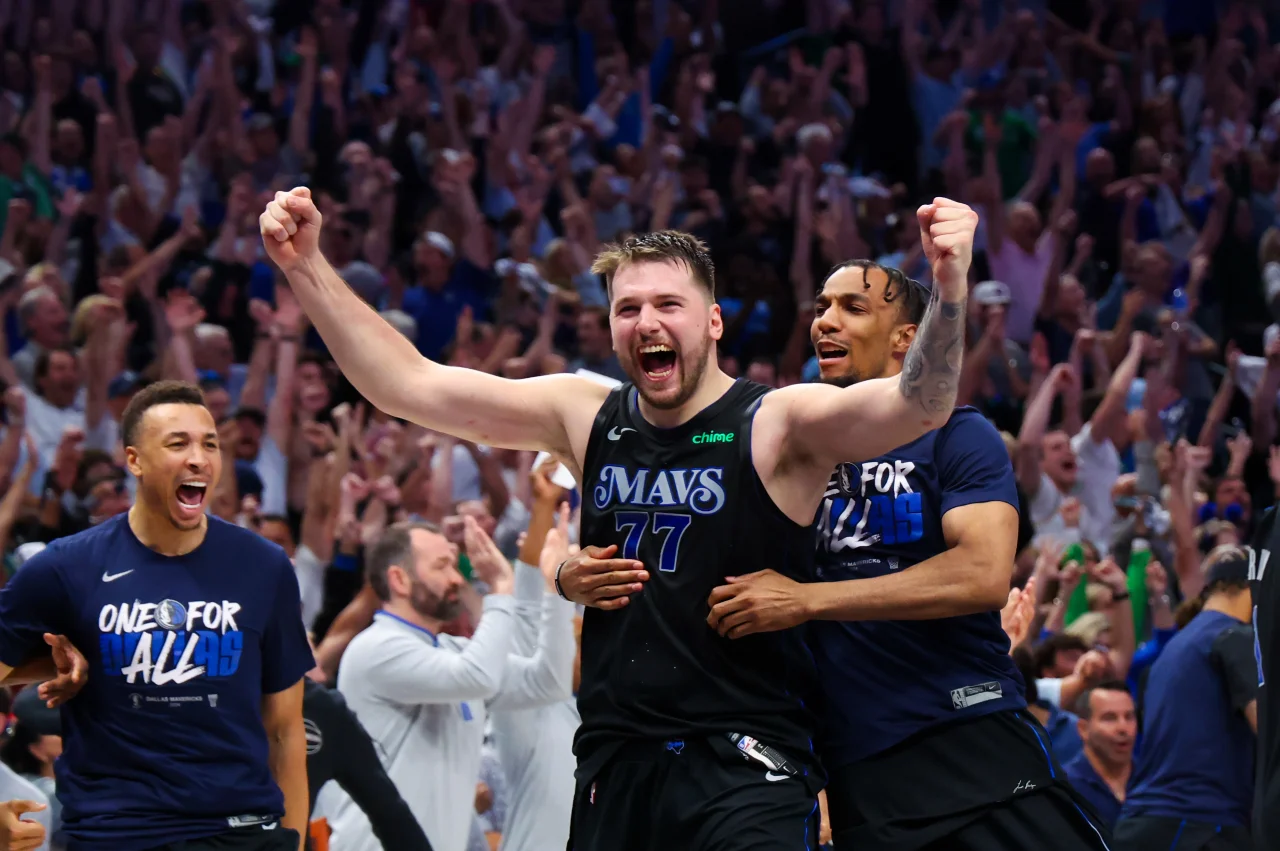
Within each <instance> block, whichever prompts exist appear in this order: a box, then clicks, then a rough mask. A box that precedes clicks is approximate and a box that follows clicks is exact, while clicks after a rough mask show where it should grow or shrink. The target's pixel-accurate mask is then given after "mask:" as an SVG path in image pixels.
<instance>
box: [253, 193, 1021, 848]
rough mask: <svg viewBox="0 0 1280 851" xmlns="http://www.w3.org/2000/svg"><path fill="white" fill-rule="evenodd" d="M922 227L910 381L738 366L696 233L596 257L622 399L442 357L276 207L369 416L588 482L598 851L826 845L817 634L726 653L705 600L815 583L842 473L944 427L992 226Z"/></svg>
mask: <svg viewBox="0 0 1280 851" xmlns="http://www.w3.org/2000/svg"><path fill="white" fill-rule="evenodd" d="M917 218H918V224H919V227H920V236H921V242H922V244H923V247H924V254H925V256H926V257H927V258H928V259H929V262H930V263H931V265H932V267H933V275H934V280H935V281H936V282H937V286H936V288H935V290H934V293H933V297H932V299H931V304H930V308H929V310H927V311H926V312H925V313H924V317H923V319H920V320H919V325H918V328H919V331H918V333H917V334H916V337H917V339H916V342H915V344H914V345H913V346H912V347H911V350H910V351H909V352H906V355H905V358H906V366H905V367H904V369H903V370H902V376H901V377H900V378H897V377H895V378H887V379H883V380H877V381H867V382H863V383H861V384H858V385H856V386H854V387H849V388H843V389H842V388H836V387H830V386H824V385H816V384H807V385H806V384H800V385H793V386H790V387H786V388H783V389H781V390H775V391H772V392H770V389H769V388H766V387H762V386H760V385H758V384H753V383H751V382H748V381H735V380H734V379H733V378H731V377H729V376H728V375H726V374H725V373H724V372H723V371H722V370H721V369H720V368H719V365H718V362H717V351H716V345H717V341H718V340H720V339H721V337H722V336H723V334H724V320H723V318H722V317H721V315H720V308H719V306H718V305H717V304H716V302H715V269H714V266H713V264H712V262H711V258H710V255H709V254H708V253H707V251H706V248H705V246H703V245H702V243H700V242H699V241H698V240H696V239H694V238H693V237H691V236H689V235H688V234H684V233H679V232H675V231H659V232H656V233H650V234H646V235H644V236H639V237H635V238H632V239H628V240H626V241H625V242H623V243H622V244H620V245H615V246H611V247H609V248H608V249H606V250H605V251H604V252H603V253H602V254H601V255H600V256H599V257H598V258H597V259H596V262H595V264H594V266H593V271H595V272H596V273H597V274H602V275H604V277H605V280H606V282H607V284H608V294H609V298H610V305H609V307H610V316H611V319H610V325H611V330H612V334H613V348H614V351H615V352H617V354H618V359H619V361H620V362H621V363H622V367H623V370H624V371H625V372H626V373H627V376H628V378H629V379H630V381H629V382H628V383H626V384H623V385H622V386H621V387H618V388H608V387H604V386H601V385H599V384H597V383H595V382H592V381H590V380H588V379H586V378H583V377H581V376H576V375H549V376H542V377H538V378H534V379H529V380H524V381H510V380H504V379H501V378H497V377H494V376H489V375H486V374H484V373H480V372H476V371H474V370H467V369H457V368H452V367H448V366H444V365H441V364H436V363H433V362H431V361H429V360H426V359H424V358H423V357H422V356H421V355H420V354H419V353H418V352H417V351H416V350H415V349H414V348H413V345H412V344H411V343H409V342H408V341H407V340H405V338H404V337H403V336H402V335H400V334H398V333H396V332H395V331H394V330H393V329H392V328H390V326H388V325H387V324H386V323H385V322H384V321H383V320H382V319H380V318H379V317H378V315H377V314H376V313H374V311H373V310H372V308H370V307H369V306H368V305H366V304H364V303H363V302H361V301H360V299H359V298H358V297H357V296H356V295H355V294H354V293H352V292H351V291H350V289H348V288H347V286H346V285H345V284H344V283H343V282H342V280H341V279H340V278H339V277H338V276H337V274H336V273H335V272H334V271H333V268H332V267H331V266H330V265H329V264H328V263H327V261H325V259H324V258H323V256H321V254H320V251H319V248H318V243H319V236H320V226H321V216H320V213H319V211H318V210H316V208H315V205H314V203H313V202H312V200H311V197H310V191H309V190H308V189H306V188H297V189H294V190H293V191H292V192H289V193H283V192H281V193H278V194H277V195H276V197H275V199H274V200H273V201H272V202H271V203H270V204H269V205H268V206H267V209H266V211H265V212H264V213H263V215H262V217H261V219H260V222H261V227H262V234H263V242H264V243H265V245H266V250H267V253H268V254H269V255H270V256H271V258H272V260H273V261H274V262H276V263H277V264H278V265H279V266H280V267H281V268H282V269H283V270H284V272H285V275H286V276H287V277H288V279H289V282H290V283H291V284H292V286H293V288H294V292H295V294H296V295H297V297H298V300H299V301H300V302H301V303H302V305H303V307H304V308H305V309H306V311H307V314H308V315H309V316H310V317H311V319H312V322H313V324H314V325H315V327H316V329H317V330H318V331H319V332H320V335H321V337H322V338H323V339H324V341H325V343H326V344H327V345H328V347H329V351H330V352H331V353H332V355H333V356H334V358H335V360H337V362H338V364H339V365H340V366H341V367H342V370H343V372H344V373H345V374H346V376H347V378H348V379H350V381H351V383H352V384H353V385H354V386H355V387H356V389H357V390H359V391H360V393H361V394H362V395H363V396H364V397H365V398H366V399H368V400H369V401H370V403H371V404H373V405H374V406H376V407H377V408H378V409H379V410H382V411H386V412H387V413H389V414H392V415H394V416H398V417H403V418H405V419H409V420H412V421H414V422H417V423H420V424H422V425H424V426H426V427H427V428H430V429H433V430H435V431H441V432H445V433H449V434H453V435H456V436H458V437H461V438H463V439H465V440H471V441H474V442H476V443H482V444H488V445H490V446H498V447H504V448H512V449H534V450H544V451H547V452H549V453H551V454H552V455H554V456H556V457H557V458H559V459H560V460H561V461H562V462H563V463H564V464H565V465H566V466H568V467H569V469H570V470H571V471H572V473H573V474H574V476H575V478H576V479H577V481H578V482H581V483H583V485H584V486H585V485H588V484H589V485H590V487H589V488H586V490H585V491H584V495H585V497H586V498H585V499H584V502H583V507H582V525H581V536H580V537H581V540H582V541H583V542H584V544H587V546H585V547H584V550H583V551H582V552H581V553H579V554H577V555H575V556H574V557H572V558H570V559H569V560H568V561H566V562H565V563H564V564H563V565H561V566H560V568H559V569H558V570H557V571H556V576H555V580H556V581H555V584H556V587H557V589H558V590H559V591H560V593H561V594H562V596H564V597H566V598H568V599H569V600H572V601H574V602H577V603H582V604H584V605H587V606H590V607H591V608H590V609H589V610H588V611H587V613H586V616H585V618H584V623H583V630H582V664H581V688H580V690H579V692H578V708H579V712H580V714H581V716H582V725H581V726H580V727H579V729H578V734H577V737H576V740H575V743H574V752H575V754H576V755H577V757H578V770H577V783H578V785H577V790H576V796H575V802H574V813H573V818H572V827H571V833H572V843H573V846H574V848H576V849H579V851H597V849H609V851H630V850H631V849H637V851H639V849H650V848H653V849H657V848H667V847H698V848H712V847H714V848H718V849H722V851H749V849H764V848H777V847H782V846H783V845H786V844H798V843H800V842H804V843H806V844H805V847H813V845H814V844H816V841H817V833H818V824H817V821H818V818H817V813H818V806H817V800H816V795H817V792H818V789H819V788H820V787H821V785H822V782H823V781H822V777H821V771H820V769H819V768H818V763H817V759H816V757H815V756H814V754H813V746H812V733H813V718H812V715H811V711H810V709H808V708H807V707H808V705H809V704H808V703H807V702H806V700H805V696H806V694H807V693H808V692H810V691H811V690H812V689H813V688H814V687H815V686H816V673H815V671H814V668H813V663H812V660H811V657H810V655H809V654H808V653H807V652H806V650H805V648H804V646H803V643H802V638H801V635H800V634H799V632H797V631H791V632H786V633H781V634H778V635H770V636H758V637H755V638H753V639H751V640H749V641H745V642H732V641H724V640H722V639H721V638H720V637H719V636H717V635H715V633H714V632H712V631H710V630H708V629H707V626H706V623H705V615H706V613H705V611H703V604H702V602H701V601H703V600H705V599H706V598H707V595H708V594H709V593H710V592H711V590H712V588H714V587H715V586H716V585H718V584H720V583H722V582H724V580H725V579H726V577H728V576H730V575H741V574H743V573H749V572H751V571H753V570H760V569H763V568H765V567H769V566H777V565H787V566H789V568H788V569H790V570H793V571H794V572H796V573H797V575H799V574H802V573H806V572H807V566H808V564H809V562H810V560H811V559H812V549H811V547H812V544H811V537H812V534H813V533H812V531H811V530H810V529H809V524H810V523H811V521H812V518H813V514H814V512H815V511H816V510H817V508H818V506H819V503H820V502H821V499H822V493H823V489H824V486H825V484H826V482H827V480H828V478H829V477H830V475H831V469H832V468H833V467H834V466H835V465H836V463H838V462H839V461H841V460H842V459H846V458H867V457H875V456H876V455H878V454H880V453H882V452H886V451H888V450H889V449H891V448H892V447H893V446H895V445H897V444H899V443H901V442H902V441H904V440H914V439H915V438H917V437H919V436H921V435H923V434H925V433H926V432H927V431H928V430H930V429H933V428H937V427H939V426H941V425H943V424H944V423H945V422H946V419H947V416H948V414H949V412H950V410H951V408H952V407H953V406H954V404H955V398H956V387H957V382H958V378H959V370H960V359H961V352H962V349H963V344H962V336H963V330H964V315H965V312H964V301H965V296H966V292H967V286H968V284H967V281H968V271H969V264H970V262H971V260H972V253H973V236H974V230H975V228H976V227H977V219H978V217H977V214H976V213H974V212H973V211H972V210H970V209H969V208H968V207H966V206H965V205H963V204H958V203H956V202H954V201H949V200H947V199H945V198H936V199H934V201H933V203H931V204H927V205H925V206H923V207H921V208H920V209H919V211H918V213H917ZM1006 463H1007V462H1006ZM441 558H443V554H441ZM1010 563H1012V555H1011V556H1010ZM1006 585H1007V583H1006ZM1007 590H1008V589H1007V587H1006V588H1005V589H1002V591H1001V595H1000V600H999V601H998V602H996V603H995V605H994V608H996V609H999V608H1000V606H1001V605H1002V604H1003V598H1004V594H1005V592H1007ZM996 629H997V630H998V629H999V621H998V618H997V620H996ZM347 652H348V654H350V652H351V651H350V650H348V651H347ZM343 664H344V668H345V666H346V665H347V664H348V663H347V662H346V660H344V663H343ZM430 838H431V840H432V842H433V843H436V844H442V843H437V842H436V838H435V837H434V836H432V837H430ZM442 847H444V848H445V849H446V851H450V848H451V846H450V845H449V844H447V843H446V844H442Z"/></svg>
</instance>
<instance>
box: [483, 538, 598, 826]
mask: <svg viewBox="0 0 1280 851" xmlns="http://www.w3.org/2000/svg"><path fill="white" fill-rule="evenodd" d="M544 587H545V580H544V579H543V578H542V573H541V572H540V571H539V570H538V568H536V567H533V566H532V565H528V564H525V563H523V562H517V563H516V599H517V603H516V605H517V607H518V610H519V611H520V612H521V613H522V614H524V616H523V617H520V618H519V620H518V622H517V625H516V632H515V638H514V647H513V651H512V652H514V653H517V654H519V655H521V656H528V655H532V654H533V653H534V651H535V650H536V649H537V645H538V635H537V633H536V632H534V630H533V629H532V628H531V625H532V624H534V623H536V617H537V612H536V605H537V604H536V603H530V602H527V601H529V600H536V599H537V596H536V595H537V594H538V593H540V592H541V591H542V589H543V588H544ZM581 721H582V719H581V718H580V717H579V716H578V706H577V703H576V702H575V701H574V700H572V699H570V700H562V701H560V702H558V703H553V704H550V705H549V706H542V707H539V708H537V709H501V710H497V711H495V712H494V713H493V738H494V743H495V744H496V745H497V750H498V759H499V761H500V762H501V765H502V772H503V776H504V777H505V778H506V782H507V808H506V819H505V821H506V827H505V830H504V831H503V834H502V845H500V846H499V847H500V848H501V851H544V849H547V848H564V847H565V846H566V845H567V844H568V842H569V816H570V813H571V811H572V809H573V791H574V777H573V772H574V769H575V768H576V765H577V763H576V761H575V759H574V756H573V735H574V733H575V732H577V730H578V725H579V724H580V723H581Z"/></svg>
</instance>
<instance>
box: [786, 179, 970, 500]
mask: <svg viewBox="0 0 1280 851" xmlns="http://www.w3.org/2000/svg"><path fill="white" fill-rule="evenodd" d="M917 215H918V217H919V221H920V238H921V242H922V244H923V246H924V251H925V256H926V257H928V259H929V262H930V265H931V266H932V267H933V279H934V286H933V290H932V296H931V299H930V302H929V306H928V308H927V309H926V311H925V315H924V318H923V319H922V320H921V322H920V325H919V327H918V328H917V330H916V333H915V339H914V340H913V341H912V343H911V348H910V349H908V350H907V354H906V358H905V360H904V361H903V364H902V374H901V375H900V376H897V377H894V378H881V379H874V380H869V381H862V382H859V383H857V384H854V385H852V386H850V387H846V388H836V387H832V386H830V385H824V384H802V385H793V386H792V387H787V388H784V389H782V390H779V391H777V393H776V394H771V395H777V396H778V397H779V402H781V403H782V405H785V408H782V410H784V411H785V413H784V415H783V422H784V423H785V427H784V428H783V429H782V430H781V431H782V433H783V435H785V441H786V444H785V446H784V452H785V455H780V457H791V456H795V457H797V458H799V459H800V460H801V463H802V464H803V465H804V466H805V467H806V468H808V467H812V468H815V469H821V470H822V471H824V472H823V473H822V475H823V476H824V477H825V476H826V475H828V474H829V473H830V470H831V468H832V467H833V466H835V465H836V464H837V463H839V462H842V461H855V460H859V459H865V458H874V457H876V456H877V455H881V454H883V453H885V452H888V451H889V450H890V449H893V448H894V447H896V446H901V445H902V444H904V443H909V442H911V441H912V440H915V439H916V438H918V437H920V436H921V435H923V434H925V433H926V432H928V431H931V430H933V429H935V428H939V427H940V426H942V425H943V424H945V423H946V422H947V420H948V419H949V418H950V416H951V410H952V409H953V408H954V407H955V404H956V393H957V390H958V388H959V384H960V366H961V360H962V356H963V353H964V323H965V299H966V296H967V295H968V275H969V263H970V260H971V259H972V256H973V234H974V229H975V228H976V227H977V224H978V215H977V213H975V212H974V211H973V210H971V209H969V207H967V206H965V205H964V204H960V203H958V202H955V201H951V200H948V199H946V198H936V199H934V202H933V203H932V204H927V205H925V206H923V207H921V208H920V210H919V212H918V213H917ZM763 412H764V409H762V413H763Z"/></svg>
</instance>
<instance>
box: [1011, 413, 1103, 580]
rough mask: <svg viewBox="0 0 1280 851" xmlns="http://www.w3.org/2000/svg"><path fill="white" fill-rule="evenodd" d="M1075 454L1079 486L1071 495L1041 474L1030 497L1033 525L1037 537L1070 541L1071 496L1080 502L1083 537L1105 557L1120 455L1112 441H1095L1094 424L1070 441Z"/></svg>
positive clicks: (1074, 488) (1072, 490)
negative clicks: (1066, 513)
mask: <svg viewBox="0 0 1280 851" xmlns="http://www.w3.org/2000/svg"><path fill="white" fill-rule="evenodd" d="M1071 449H1072V450H1073V451H1074V452H1075V453H1076V484H1075V487H1073V488H1072V489H1071V493H1069V494H1064V493H1062V492H1061V491H1060V490H1058V486H1057V485H1055V484H1054V483H1053V480H1052V479H1050V478H1049V476H1048V474H1046V473H1044V472H1041V473H1040V487H1039V489H1038V490H1037V491H1036V492H1035V494H1034V495H1033V496H1032V497H1031V522H1032V523H1033V524H1034V525H1035V529H1036V535H1037V536H1046V535H1047V536H1050V537H1054V538H1058V539H1059V540H1064V541H1065V540H1067V539H1068V538H1070V537H1071V531H1070V530H1068V529H1067V526H1066V523H1064V522H1063V519H1062V512H1061V509H1062V502H1063V500H1064V499H1066V498H1067V497H1068V496H1074V497H1076V498H1077V499H1079V500H1080V535H1081V536H1082V537H1083V538H1084V539H1085V540H1087V541H1089V542H1090V543H1092V544H1093V545H1094V546H1095V547H1097V549H1098V553H1099V554H1102V555H1105V554H1106V552H1107V551H1108V550H1109V549H1110V548H1111V521H1112V519H1113V517H1114V515H1115V506H1114V505H1113V503H1112V501H1111V486H1112V485H1114V484H1115V481H1116V479H1117V478H1119V476H1120V454H1119V453H1118V452H1116V448H1115V447H1114V446H1112V445H1111V441H1110V439H1107V440H1103V441H1102V442H1101V443H1099V442H1097V441H1095V440H1094V439H1093V424H1092V423H1085V425H1084V428H1082V429H1081V430H1080V433H1079V434H1077V435H1076V436H1075V437H1073V438H1071Z"/></svg>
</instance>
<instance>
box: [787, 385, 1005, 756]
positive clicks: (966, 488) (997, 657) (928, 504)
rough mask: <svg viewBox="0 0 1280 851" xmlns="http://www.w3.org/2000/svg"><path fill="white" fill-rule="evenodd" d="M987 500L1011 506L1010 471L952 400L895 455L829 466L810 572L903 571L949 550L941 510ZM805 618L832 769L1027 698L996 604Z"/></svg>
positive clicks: (865, 574) (969, 412)
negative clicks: (956, 613) (960, 612)
mask: <svg viewBox="0 0 1280 851" xmlns="http://www.w3.org/2000/svg"><path fill="white" fill-rule="evenodd" d="M983 502H1005V503H1008V504H1009V505H1012V506H1013V507H1014V508H1015V509H1016V508H1017V507H1018V495H1017V488H1016V486H1015V484H1014V477H1013V467H1012V466H1011V465H1010V463H1009V453H1008V452H1007V451H1006V450H1005V448H1004V443H1003V442H1002V441H1001V439H1000V435H999V433H998V432H997V431H996V430H995V427H994V426H992V425H991V423H990V422H989V421H988V420H987V419H986V418H985V417H983V416H982V414H980V413H978V411H977V410H975V409H973V408H959V409H957V410H956V411H955V412H954V413H952V415H951V419H950V420H948V421H947V424H946V425H944V426H943V427H942V428H940V429H937V430H935V431H931V432H929V433H928V434H926V435H925V436H923V437H921V438H919V439H918V440H915V441H913V442H911V443H908V444H907V445H906V446H902V447H900V448H898V449H896V450H894V451H893V452H892V453H891V454H888V455H883V456H881V457H879V458H876V459H874V460H871V461H865V462H863V463H860V464H842V465H840V467H838V468H837V469H836V471H835V474H834V475H833V476H832V477H831V482H830V484H828V485H827V496H826V499H824V500H823V503H822V506H821V507H820V508H819V509H818V521H817V525H818V529H817V531H818V541H817V547H818V552H817V558H816V565H815V571H816V575H817V579H818V580H819V581H823V582H837V581H841V580H847V579H864V578H869V577H875V576H884V575H886V574H888V573H896V572H897V571H899V570H909V569H910V568H911V566H912V565H915V564H917V563H918V562H921V561H924V560H925V559H928V558H932V557H933V556H936V555H938V554H939V553H941V552H943V551H944V550H946V549H947V543H946V540H945V538H944V537H943V534H942V517H943V515H944V514H946V513H947V512H948V511H950V510H951V509H953V508H958V507H960V506H964V505H972V504H975V503H983ZM809 626H810V630H811V631H810V646H811V648H812V650H813V654H814V657H815V659H816V660H817V663H818V670H819V673H820V675H821V679H822V682H823V687H824V689H825V690H826V693H827V701H826V703H827V717H826V724H825V727H826V729H825V731H824V732H825V735H826V739H825V750H824V757H823V760H824V762H825V763H826V764H827V765H828V766H829V767H831V768H839V767H840V766H843V765H848V764H850V763H853V762H857V761H858V760H861V759H864V758H866V757H869V756H871V755H873V754H876V753H879V752H881V751H884V750H886V749H888V748H890V747H892V746H894V745H896V744H897V743H899V742H901V741H903V740H904V739H906V738H907V737H909V736H911V735H912V734H914V733H917V732H919V731H921V730H924V729H928V728H930V727H932V726H934V725H936V724H942V723H945V722H948V721H956V720H960V719H966V718H975V717H978V716H981V715H986V714H988V713H991V712H997V711H1000V710H1008V709H1021V708H1023V707H1025V706H1026V702H1025V700H1024V697H1023V683H1022V677H1021V676H1020V675H1019V674H1018V669H1017V667H1016V666H1015V665H1014V663H1013V660H1012V659H1011V658H1010V657H1009V638H1008V636H1006V635H1005V633H1004V630H1002V629H1001V628H1000V613H999V612H984V613H981V614H973V615H964V616H962V617H955V618H945V619H943V620H932V621H927V620H917V621H856V622H838V621H815V622H813V623H811V624H810V625H809Z"/></svg>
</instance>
